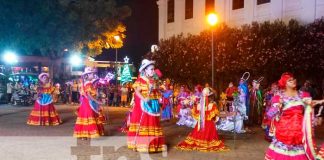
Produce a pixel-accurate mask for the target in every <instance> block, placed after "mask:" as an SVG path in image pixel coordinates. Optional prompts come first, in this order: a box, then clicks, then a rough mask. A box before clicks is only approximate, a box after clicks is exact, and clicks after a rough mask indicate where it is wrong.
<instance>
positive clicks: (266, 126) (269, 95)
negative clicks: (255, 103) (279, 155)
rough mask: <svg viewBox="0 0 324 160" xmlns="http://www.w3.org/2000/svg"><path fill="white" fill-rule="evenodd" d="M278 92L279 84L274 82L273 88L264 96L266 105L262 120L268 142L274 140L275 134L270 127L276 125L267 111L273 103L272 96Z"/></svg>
mask: <svg viewBox="0 0 324 160" xmlns="http://www.w3.org/2000/svg"><path fill="white" fill-rule="evenodd" d="M277 93H278V85H277V83H273V84H272V85H271V90H270V91H268V92H267V93H266V94H265V96H264V105H265V110H264V115H263V120H262V125H261V126H262V128H263V129H264V131H265V136H264V138H265V140H267V141H268V142H271V141H272V138H273V135H272V134H270V132H269V131H270V128H271V126H273V125H274V123H273V122H274V119H273V118H270V117H268V116H267V114H266V113H267V112H268V111H269V109H270V108H271V106H272V103H271V99H272V97H273V96H274V95H275V94H277Z"/></svg>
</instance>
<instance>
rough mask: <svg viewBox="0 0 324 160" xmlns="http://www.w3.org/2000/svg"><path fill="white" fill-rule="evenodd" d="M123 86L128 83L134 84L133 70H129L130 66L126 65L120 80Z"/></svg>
mask: <svg viewBox="0 0 324 160" xmlns="http://www.w3.org/2000/svg"><path fill="white" fill-rule="evenodd" d="M120 81H121V84H122V85H123V84H125V83H127V82H132V74H131V70H130V68H129V65H128V64H125V65H124V66H123V72H122V75H121V78H120Z"/></svg>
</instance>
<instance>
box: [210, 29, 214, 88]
mask: <svg viewBox="0 0 324 160" xmlns="http://www.w3.org/2000/svg"><path fill="white" fill-rule="evenodd" d="M211 47H212V88H214V29H213V28H212V41H211Z"/></svg>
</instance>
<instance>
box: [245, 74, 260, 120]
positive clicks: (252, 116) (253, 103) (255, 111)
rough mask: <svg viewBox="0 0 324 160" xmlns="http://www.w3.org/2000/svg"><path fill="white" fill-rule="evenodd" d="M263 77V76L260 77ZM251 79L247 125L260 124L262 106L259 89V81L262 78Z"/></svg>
mask: <svg viewBox="0 0 324 160" xmlns="http://www.w3.org/2000/svg"><path fill="white" fill-rule="evenodd" d="M261 78H262V79H263V77H261ZM261 78H260V79H259V80H253V81H252V88H251V91H250V93H251V94H250V107H251V109H250V112H249V114H248V115H249V125H254V124H258V125H260V124H261V117H262V116H261V115H262V108H263V98H262V91H261V89H260V82H261V81H262V79H261Z"/></svg>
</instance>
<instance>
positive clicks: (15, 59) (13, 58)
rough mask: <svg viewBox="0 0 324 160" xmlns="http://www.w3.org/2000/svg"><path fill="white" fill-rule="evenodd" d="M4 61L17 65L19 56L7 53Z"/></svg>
mask: <svg viewBox="0 0 324 160" xmlns="http://www.w3.org/2000/svg"><path fill="white" fill-rule="evenodd" d="M3 59H4V61H5V62H6V63H8V64H15V63H17V62H18V57H17V55H16V54H15V53H14V52H12V51H6V52H5V53H4V55H3Z"/></svg>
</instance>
